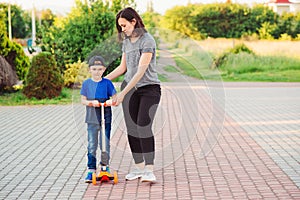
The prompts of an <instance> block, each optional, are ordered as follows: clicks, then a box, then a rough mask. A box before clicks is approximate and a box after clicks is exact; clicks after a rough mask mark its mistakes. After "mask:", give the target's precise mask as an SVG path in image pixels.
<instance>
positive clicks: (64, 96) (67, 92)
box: [0, 88, 80, 106]
mask: <svg viewBox="0 0 300 200" xmlns="http://www.w3.org/2000/svg"><path fill="white" fill-rule="evenodd" d="M75 92H76V95H77V91H74V92H73V90H72V89H68V88H63V89H62V91H61V93H60V95H59V96H58V97H54V98H52V99H49V98H45V99H36V98H34V97H33V98H31V99H28V98H27V97H26V96H25V95H24V94H23V93H22V92H21V91H16V92H14V93H4V94H3V95H1V96H0V106H18V105H49V104H54V105H57V104H70V103H72V100H73V99H72V95H74V94H75ZM78 96H79V97H80V94H79V92H78Z"/></svg>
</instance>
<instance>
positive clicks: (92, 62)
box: [89, 56, 106, 67]
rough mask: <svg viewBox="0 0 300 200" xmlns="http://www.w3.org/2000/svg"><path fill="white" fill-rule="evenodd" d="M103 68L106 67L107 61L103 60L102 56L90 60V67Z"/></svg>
mask: <svg viewBox="0 0 300 200" xmlns="http://www.w3.org/2000/svg"><path fill="white" fill-rule="evenodd" d="M97 65H98V66H99V65H100V66H103V67H106V65H105V61H104V58H102V56H93V57H91V58H90V60H89V67H91V66H97Z"/></svg>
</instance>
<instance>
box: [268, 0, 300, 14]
mask: <svg viewBox="0 0 300 200" xmlns="http://www.w3.org/2000/svg"><path fill="white" fill-rule="evenodd" d="M267 5H268V6H269V7H270V8H272V9H273V11H274V12H276V13H278V14H282V13H283V12H300V0H270V1H269V2H268V3H267Z"/></svg>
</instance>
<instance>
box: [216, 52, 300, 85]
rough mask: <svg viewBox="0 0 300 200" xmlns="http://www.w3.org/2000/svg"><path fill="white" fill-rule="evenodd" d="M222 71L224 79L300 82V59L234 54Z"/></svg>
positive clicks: (229, 57)
mask: <svg viewBox="0 0 300 200" xmlns="http://www.w3.org/2000/svg"><path fill="white" fill-rule="evenodd" d="M220 71H221V73H222V78H223V80H224V81H269V82H300V60H298V59H295V58H287V57H283V56H255V55H251V54H247V53H241V54H232V55H230V56H228V57H227V60H226V62H225V63H224V65H222V66H221V67H220Z"/></svg>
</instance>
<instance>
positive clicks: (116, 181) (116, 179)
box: [114, 171, 118, 184]
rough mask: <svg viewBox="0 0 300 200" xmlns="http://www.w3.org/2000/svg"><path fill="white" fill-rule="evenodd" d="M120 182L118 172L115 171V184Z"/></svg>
mask: <svg viewBox="0 0 300 200" xmlns="http://www.w3.org/2000/svg"><path fill="white" fill-rule="evenodd" d="M117 183H118V173H117V172H116V171H114V184H117Z"/></svg>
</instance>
